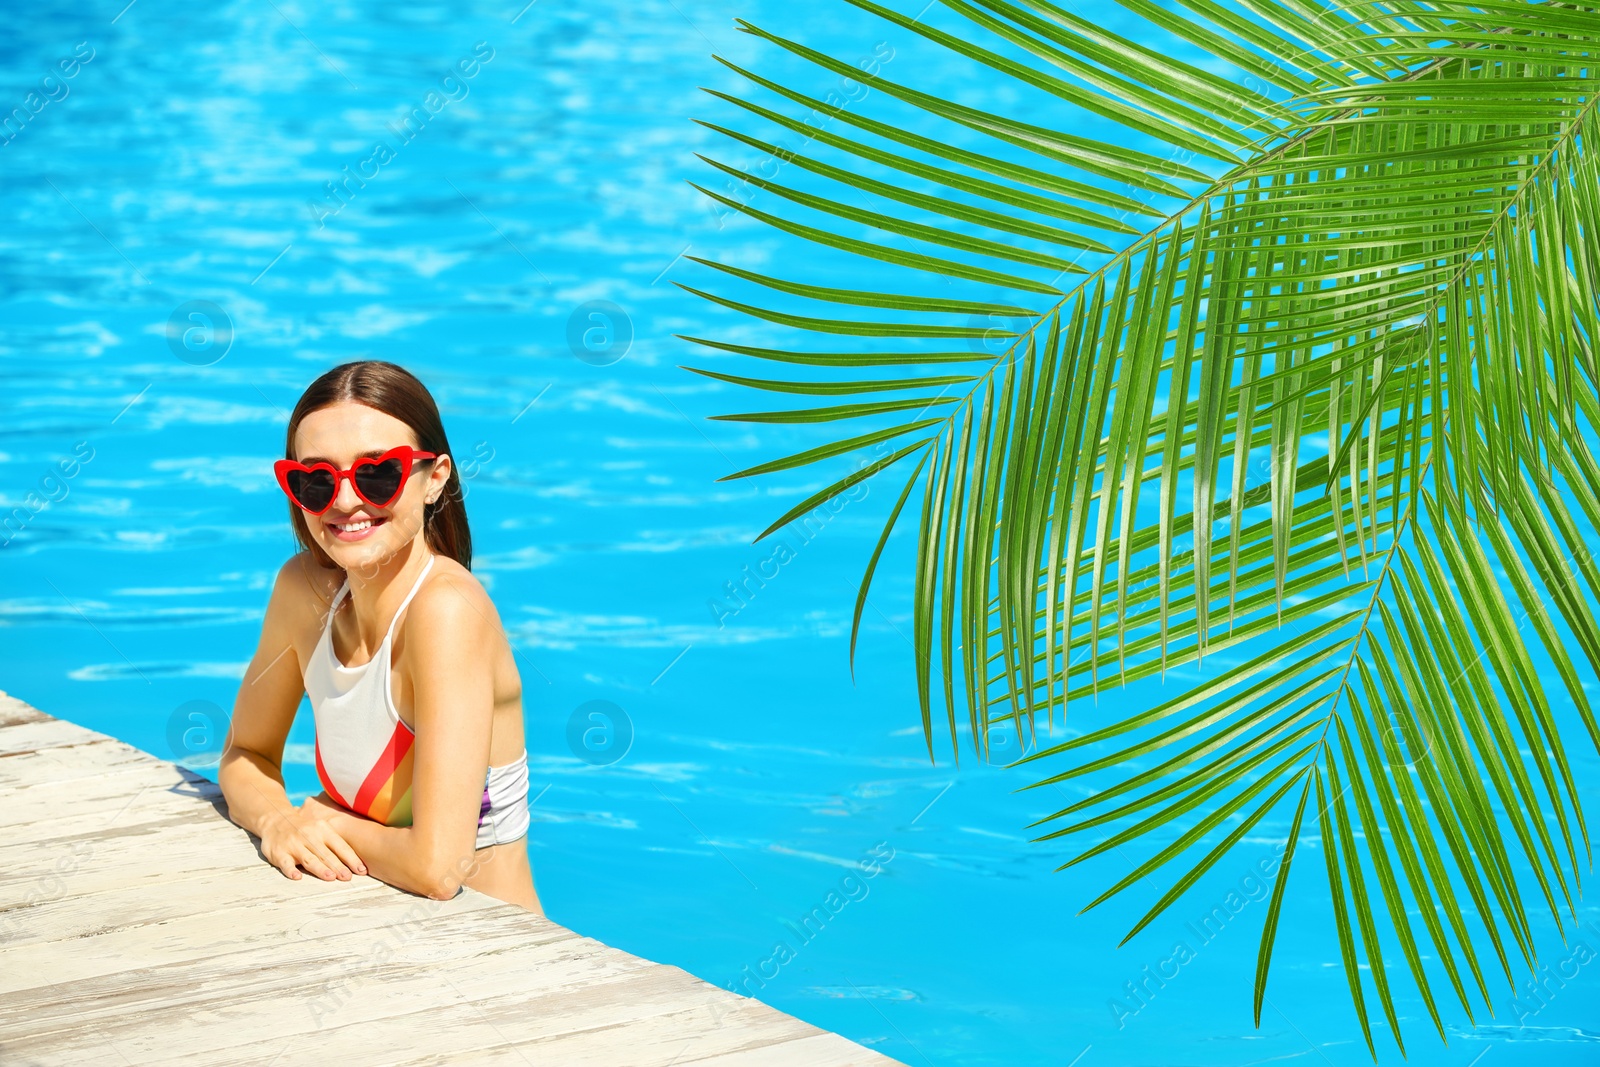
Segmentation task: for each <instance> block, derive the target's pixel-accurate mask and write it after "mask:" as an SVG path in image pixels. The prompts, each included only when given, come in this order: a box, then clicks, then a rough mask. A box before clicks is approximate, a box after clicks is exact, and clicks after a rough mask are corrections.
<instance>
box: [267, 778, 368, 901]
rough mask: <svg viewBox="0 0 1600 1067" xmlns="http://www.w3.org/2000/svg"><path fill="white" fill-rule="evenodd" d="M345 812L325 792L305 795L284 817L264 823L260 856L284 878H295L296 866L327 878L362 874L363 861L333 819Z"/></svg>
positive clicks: (344, 879)
mask: <svg viewBox="0 0 1600 1067" xmlns="http://www.w3.org/2000/svg"><path fill="white" fill-rule="evenodd" d="M348 815H349V812H347V811H345V810H344V809H343V808H340V807H339V806H338V805H336V804H334V803H333V802H332V801H331V800H329V799H328V798H327V796H326V795H325V794H318V795H317V796H314V797H307V798H306V800H305V802H304V803H303V804H302V805H301V806H300V807H298V808H295V809H293V811H292V812H291V813H290V815H289V816H288V817H286V818H283V819H278V820H274V821H273V822H272V824H271V825H270V826H268V828H267V833H266V834H265V835H264V836H263V837H262V838H261V852H262V855H264V856H266V858H267V862H268V863H271V864H272V865H273V866H274V867H276V868H278V869H279V870H280V871H282V872H283V873H284V875H285V877H288V878H299V877H300V871H299V870H298V869H297V868H299V867H304V868H305V869H306V870H307V871H310V872H311V873H312V874H314V875H316V876H317V877H319V878H323V879H327V880H332V879H338V880H340V881H348V880H349V878H350V876H351V872H352V871H353V872H354V873H356V874H366V873H367V867H366V864H364V863H362V862H361V857H359V856H357V855H356V852H355V849H353V848H351V847H350V843H349V842H348V841H346V840H345V839H344V836H343V835H342V834H340V833H339V830H338V827H337V820H338V819H339V818H342V817H345V816H348Z"/></svg>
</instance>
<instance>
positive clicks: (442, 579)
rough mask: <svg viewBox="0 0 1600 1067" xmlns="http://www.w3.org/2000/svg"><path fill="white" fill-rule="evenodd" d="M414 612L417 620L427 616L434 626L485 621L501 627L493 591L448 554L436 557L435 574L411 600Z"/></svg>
mask: <svg viewBox="0 0 1600 1067" xmlns="http://www.w3.org/2000/svg"><path fill="white" fill-rule="evenodd" d="M411 613H412V615H413V617H414V618H416V619H426V620H427V622H428V625H430V626H432V625H436V624H437V625H441V626H447V625H452V624H457V625H459V624H466V625H468V626H475V625H478V624H480V623H484V624H487V625H488V626H489V627H491V628H492V629H494V630H499V629H500V613H499V612H497V611H496V610H495V607H494V601H493V600H491V599H490V598H489V591H488V590H486V589H485V588H484V587H483V583H482V582H480V581H478V579H477V577H476V576H475V575H474V574H473V573H472V572H471V571H469V570H467V568H465V567H463V566H462V565H461V564H460V563H457V562H456V561H455V560H453V559H451V558H450V557H448V556H436V557H435V559H434V565H433V573H432V574H430V575H429V576H428V580H427V581H426V582H423V583H422V588H421V589H419V590H418V591H417V595H416V598H415V599H414V600H412V601H411Z"/></svg>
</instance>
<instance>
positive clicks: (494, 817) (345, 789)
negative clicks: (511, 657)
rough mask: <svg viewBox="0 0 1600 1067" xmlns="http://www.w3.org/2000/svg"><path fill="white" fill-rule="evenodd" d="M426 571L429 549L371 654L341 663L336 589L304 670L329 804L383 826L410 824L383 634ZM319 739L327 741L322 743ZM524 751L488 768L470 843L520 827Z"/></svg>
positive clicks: (400, 725) (498, 838)
mask: <svg viewBox="0 0 1600 1067" xmlns="http://www.w3.org/2000/svg"><path fill="white" fill-rule="evenodd" d="M432 569H433V556H432V555H429V557H428V562H427V564H426V565H425V566H424V567H423V568H422V573H421V574H420V575H418V576H417V581H416V584H415V585H413V586H412V587H411V592H409V593H407V594H406V598H405V599H404V600H402V601H401V602H400V608H399V610H397V611H396V612H395V613H394V620H393V621H391V622H390V623H389V632H388V633H386V634H384V635H383V643H382V644H381V645H379V646H378V651H377V652H376V653H374V654H373V656H372V659H370V660H368V661H367V662H366V663H363V664H362V665H361V666H359V667H346V666H345V665H344V664H343V663H340V662H339V657H338V656H337V655H335V654H334V651H333V612H334V609H336V608H338V606H339V602H340V601H341V600H342V599H343V598H344V596H345V594H346V593H347V592H349V589H350V582H349V579H346V580H345V583H344V584H343V585H342V586H340V587H339V592H338V593H337V594H336V595H335V596H334V598H333V604H332V605H331V606H330V607H329V609H328V623H327V625H325V626H324V627H323V629H322V636H321V638H320V639H319V640H318V641H317V648H316V651H315V652H313V653H312V655H311V663H310V665H309V666H308V667H307V668H306V673H305V685H306V694H307V695H308V696H309V697H310V698H311V711H312V714H313V716H314V717H315V718H316V724H317V743H316V756H317V777H318V778H320V779H321V780H322V787H323V788H324V789H326V790H327V791H328V795H329V796H330V797H332V798H333V799H334V801H335V802H337V803H339V804H341V805H343V806H344V807H346V808H348V809H349V810H350V811H353V812H355V813H356V814H358V815H365V816H366V817H367V818H369V819H374V820H376V821H378V822H381V823H383V824H385V825H387V826H410V825H411V756H412V751H413V747H412V745H413V742H414V741H415V740H416V737H415V735H414V734H413V733H412V732H411V728H410V727H408V726H407V725H406V724H405V723H404V722H403V721H402V720H401V718H400V713H399V712H398V711H396V710H395V706H394V694H393V691H392V689H391V683H390V679H389V664H390V659H389V639H390V638H391V637H393V636H394V627H395V623H396V622H398V621H399V619H400V615H401V614H402V613H403V612H404V611H405V610H406V605H408V604H410V603H411V598H412V597H414V596H416V595H417V590H418V589H420V588H422V580H423V579H424V578H426V577H427V576H428V571H430V570H432ZM324 741H326V742H327V744H323V742H324ZM529 821H530V818H529V814H528V752H527V749H523V751H522V755H520V756H518V757H517V759H516V761H515V762H513V763H508V764H506V765H504V766H502V767H490V768H489V769H488V777H487V778H486V779H485V781H484V784H483V802H482V804H481V805H480V807H479V811H478V842H477V845H476V846H475V847H477V848H487V847H488V846H490V845H503V844H506V843H508V842H511V841H515V840H517V839H518V838H520V837H523V836H525V835H526V834H527V832H528V823H529Z"/></svg>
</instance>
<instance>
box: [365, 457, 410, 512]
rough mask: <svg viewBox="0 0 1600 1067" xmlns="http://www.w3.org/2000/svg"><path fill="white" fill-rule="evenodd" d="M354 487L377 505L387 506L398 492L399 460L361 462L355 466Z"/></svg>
mask: <svg viewBox="0 0 1600 1067" xmlns="http://www.w3.org/2000/svg"><path fill="white" fill-rule="evenodd" d="M355 479H356V488H357V489H359V490H361V495H362V496H364V497H366V498H367V499H368V500H370V501H371V502H372V503H373V504H376V505H377V506H378V507H380V508H381V507H387V506H388V505H389V504H390V503H391V502H392V501H393V500H394V498H395V497H396V496H397V495H398V494H399V492H400V461H399V460H398V459H386V460H384V461H383V462H382V463H363V464H361V465H359V466H357V467H356V472H355Z"/></svg>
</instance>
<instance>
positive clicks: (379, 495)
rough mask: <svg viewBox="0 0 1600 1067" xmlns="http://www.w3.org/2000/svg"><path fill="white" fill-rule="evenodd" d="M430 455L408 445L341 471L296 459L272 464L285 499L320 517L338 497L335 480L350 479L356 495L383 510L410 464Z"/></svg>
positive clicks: (402, 483) (401, 485)
mask: <svg viewBox="0 0 1600 1067" xmlns="http://www.w3.org/2000/svg"><path fill="white" fill-rule="evenodd" d="M437 458H438V456H436V455H435V454H434V453H432V452H420V451H418V450H417V449H415V448H412V447H411V446H410V445H401V446H399V447H398V448H391V449H389V451H387V452H385V453H383V455H381V456H365V457H363V458H361V459H358V460H356V461H355V463H353V464H351V466H350V469H349V470H347V471H342V470H340V469H339V468H337V467H335V466H334V465H333V464H332V463H327V462H320V463H313V464H311V465H310V466H307V465H306V464H304V463H301V462H299V461H298V460H293V459H280V460H278V462H276V463H274V464H273V465H272V470H273V473H275V474H276V475H277V476H278V485H279V486H281V487H282V488H283V491H284V492H285V493H286V494H288V496H289V499H290V500H292V501H294V502H295V503H296V504H298V505H299V506H300V507H301V508H303V509H305V510H306V511H308V512H310V513H311V514H313V515H321V514H322V513H323V512H325V511H327V510H328V509H329V508H330V507H332V506H333V500H334V498H335V497H336V496H338V495H339V479H341V478H348V479H350V487H351V488H352V489H354V490H355V491H356V496H358V497H360V498H361V499H362V500H365V501H366V502H367V503H369V504H371V505H372V506H373V507H375V508H386V507H388V506H389V505H390V504H393V503H394V502H395V498H396V497H398V496H399V495H400V490H401V489H402V488H404V487H405V484H406V479H407V478H409V477H411V465H412V464H413V463H414V462H416V461H418V460H429V459H437Z"/></svg>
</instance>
